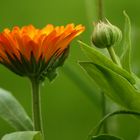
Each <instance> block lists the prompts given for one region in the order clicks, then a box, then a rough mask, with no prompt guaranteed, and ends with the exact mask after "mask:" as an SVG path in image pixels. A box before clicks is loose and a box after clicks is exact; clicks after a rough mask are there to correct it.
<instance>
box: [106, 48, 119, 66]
mask: <svg viewBox="0 0 140 140" xmlns="http://www.w3.org/2000/svg"><path fill="white" fill-rule="evenodd" d="M107 50H108V52H109V55H110V57H111V59H112V61H113V62H114V63H115V64H117V65H119V66H120V63H119V60H118V58H117V55H116V54H115V51H114V49H113V47H107Z"/></svg>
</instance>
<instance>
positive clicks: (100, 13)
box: [97, 0, 108, 133]
mask: <svg viewBox="0 0 140 140" xmlns="http://www.w3.org/2000/svg"><path fill="white" fill-rule="evenodd" d="M97 6H98V12H97V13H98V20H99V21H100V20H101V21H103V20H104V12H103V0H97ZM101 105H102V117H104V116H106V114H107V107H106V98H105V94H104V92H101ZM107 132H108V129H107V122H105V123H104V125H103V133H107Z"/></svg>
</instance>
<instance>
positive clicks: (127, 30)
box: [121, 11, 131, 72]
mask: <svg viewBox="0 0 140 140" xmlns="http://www.w3.org/2000/svg"><path fill="white" fill-rule="evenodd" d="M123 14H124V16H125V26H124V34H123V36H124V39H123V46H121V47H122V49H121V50H122V55H121V64H122V67H123V68H124V69H126V70H127V71H128V72H131V65H130V53H131V22H130V19H129V16H128V15H127V14H126V12H125V11H124V12H123Z"/></svg>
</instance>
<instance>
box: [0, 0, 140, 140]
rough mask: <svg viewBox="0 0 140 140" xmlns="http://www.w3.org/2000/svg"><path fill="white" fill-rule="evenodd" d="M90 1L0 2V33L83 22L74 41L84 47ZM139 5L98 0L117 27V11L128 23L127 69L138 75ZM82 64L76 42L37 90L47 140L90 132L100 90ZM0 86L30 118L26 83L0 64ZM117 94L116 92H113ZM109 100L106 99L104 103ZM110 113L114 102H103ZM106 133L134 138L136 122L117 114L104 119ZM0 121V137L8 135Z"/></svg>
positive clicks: (139, 130) (74, 139) (77, 139)
mask: <svg viewBox="0 0 140 140" xmlns="http://www.w3.org/2000/svg"><path fill="white" fill-rule="evenodd" d="M95 4H96V0H70V1H66V0H0V31H2V30H3V29H4V28H6V27H9V28H12V27H13V26H15V25H19V26H23V25H28V24H33V25H35V26H36V27H39V28H42V27H43V26H45V25H46V24H48V23H52V24H54V25H66V24H68V23H75V24H79V23H81V24H83V25H85V26H86V31H85V32H84V33H83V34H82V35H81V36H80V37H79V39H81V40H83V41H84V42H86V43H90V36H91V32H92V28H93V27H92V24H93V21H96V19H97V17H96V10H97V9H96V5H95ZM139 7H140V1H139V0H133V1H131V0H104V12H105V16H106V17H107V18H108V19H109V20H110V21H111V22H112V23H113V24H115V25H118V26H119V27H120V28H121V29H123V23H124V17H123V14H122V11H123V10H126V12H127V13H128V14H129V16H130V18H131V21H132V39H133V40H132V46H133V49H132V51H133V53H132V62H133V70H134V71H135V72H136V73H137V74H138V75H139V76H140V63H139V60H140V55H139V51H140V48H139V46H140V39H139V38H140V16H139V13H140V8H139ZM77 60H86V58H85V56H84V54H83V53H82V52H81V50H80V47H79V45H78V43H77V42H76V39H75V41H74V42H73V43H72V44H71V53H70V56H69V58H68V60H67V62H66V63H65V65H64V67H62V68H60V69H59V76H58V77H57V78H56V80H55V81H53V82H52V83H49V82H48V81H47V80H46V81H45V83H43V84H42V86H41V92H42V93H41V96H42V106H43V108H42V114H43V125H44V129H45V134H46V139H48V140H56V139H57V140H85V139H86V137H87V135H88V133H89V131H90V129H91V128H92V127H93V126H95V125H96V124H97V122H98V121H99V119H100V118H101V105H100V90H99V88H98V87H97V86H96V84H95V83H94V81H92V80H91V79H90V78H89V77H88V76H87V75H86V74H85V73H84V72H83V70H81V68H80V67H79V65H78V64H77ZM0 87H2V88H4V89H7V90H9V91H11V92H12V93H13V95H14V96H15V97H16V98H17V99H18V100H19V101H20V103H21V104H22V105H23V106H24V108H25V109H26V110H27V112H28V114H29V115H30V116H31V102H30V101H31V95H30V84H29V81H28V79H26V78H22V77H19V76H16V75H15V74H13V73H12V72H10V71H9V70H7V69H6V68H4V67H3V66H0ZM118 94H121V92H120V93H118ZM109 102H111V101H109ZM108 104H109V105H110V106H111V107H110V109H114V108H116V105H115V104H113V105H112V104H110V103H108ZM109 122H110V123H109V128H110V133H112V134H116V135H119V136H121V137H123V138H124V139H126V140H138V137H139V134H140V123H139V122H138V120H136V119H134V118H132V117H129V116H128V117H126V116H119V117H114V118H113V119H111V120H110V121H109ZM13 131H14V129H12V128H11V127H10V126H9V125H8V124H7V123H6V122H5V121H4V120H2V119H0V137H2V136H3V135H4V134H6V133H10V132H13Z"/></svg>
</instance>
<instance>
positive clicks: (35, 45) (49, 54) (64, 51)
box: [0, 24, 84, 80]
mask: <svg viewBox="0 0 140 140" xmlns="http://www.w3.org/2000/svg"><path fill="white" fill-rule="evenodd" d="M83 31H84V27H83V26H82V25H77V26H74V24H68V25H67V26H66V27H64V26H57V27H54V26H53V25H51V24H48V25H47V26H46V27H44V28H43V29H37V28H35V27H34V26H33V25H29V26H24V27H22V28H19V27H18V26H15V27H13V29H12V30H9V29H4V31H3V32H1V33H0V63H1V64H3V65H5V66H6V67H7V68H9V69H10V70H12V71H13V72H15V73H16V74H18V75H20V76H27V77H29V78H32V77H37V78H39V79H40V80H41V79H44V78H45V77H46V76H47V77H48V78H49V79H50V80H52V79H53V78H54V77H55V76H56V73H55V71H56V68H57V67H58V66H60V65H62V64H63V62H64V60H65V59H66V57H67V55H68V50H69V44H70V42H71V41H72V40H73V39H74V38H75V37H76V36H78V35H79V34H80V33H82V32H83Z"/></svg>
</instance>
